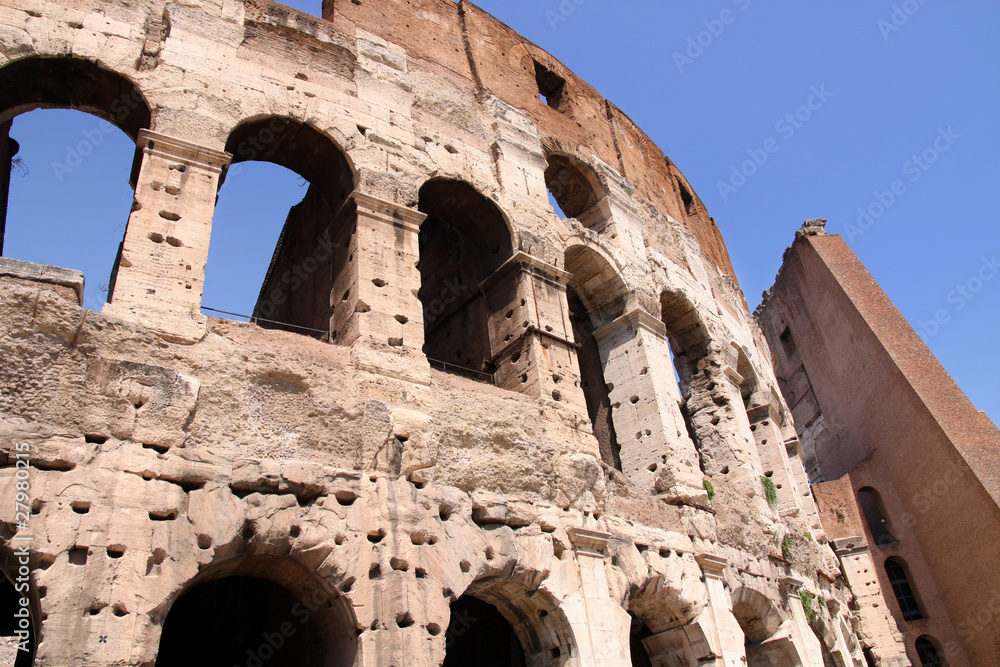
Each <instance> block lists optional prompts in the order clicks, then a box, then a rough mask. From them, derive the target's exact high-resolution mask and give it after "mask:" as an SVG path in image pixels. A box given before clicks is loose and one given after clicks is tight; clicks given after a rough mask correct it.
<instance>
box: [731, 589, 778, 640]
mask: <svg viewBox="0 0 1000 667" xmlns="http://www.w3.org/2000/svg"><path fill="white" fill-rule="evenodd" d="M732 601H733V616H735V617H736V621H737V622H738V623H739V624H740V628H741V629H742V630H743V635H744V637H746V643H747V645H748V646H749V645H751V644H760V643H762V642H764V641H766V640H767V639H768V638H770V637H772V636H773V635H774V634H775V633H776V632H777V631H778V628H779V627H780V626H781V624H782V623H783V622H784V621H785V619H786V618H787V615H786V614H785V613H784V612H783V611H782V609H781V607H779V606H777V605H775V604H774V603H772V602H771V600H770V598H768V597H767V596H766V595H764V594H763V593H761V592H760V591H758V590H755V589H753V588H749V587H747V586H741V587H739V588H737V589H736V590H735V591H734V592H733V594H732Z"/></svg>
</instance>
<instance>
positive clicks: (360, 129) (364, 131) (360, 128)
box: [358, 125, 368, 137]
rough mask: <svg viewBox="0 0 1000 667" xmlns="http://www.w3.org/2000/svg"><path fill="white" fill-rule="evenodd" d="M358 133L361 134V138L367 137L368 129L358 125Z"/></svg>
mask: <svg viewBox="0 0 1000 667" xmlns="http://www.w3.org/2000/svg"><path fill="white" fill-rule="evenodd" d="M358 132H360V133H361V136H362V137H367V136H368V128H367V127H364V126H362V125H358Z"/></svg>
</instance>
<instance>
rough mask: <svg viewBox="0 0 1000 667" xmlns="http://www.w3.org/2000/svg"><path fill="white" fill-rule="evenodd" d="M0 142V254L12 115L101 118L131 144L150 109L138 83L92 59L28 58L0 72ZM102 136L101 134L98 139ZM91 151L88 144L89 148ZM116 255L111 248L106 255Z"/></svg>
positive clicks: (112, 280)
mask: <svg viewBox="0 0 1000 667" xmlns="http://www.w3.org/2000/svg"><path fill="white" fill-rule="evenodd" d="M0 100H2V101H0V141H3V142H6V143H7V144H8V145H7V146H4V147H3V150H0V156H2V160H0V162H3V163H4V164H0V172H3V174H4V176H3V177H2V178H0V253H2V252H3V246H4V243H3V239H4V236H5V235H6V227H7V199H8V195H9V192H8V188H9V175H10V171H11V166H12V164H13V160H14V157H15V153H16V152H17V146H16V142H14V141H13V140H12V139H8V136H7V135H8V131H9V128H10V123H11V121H12V120H13V119H14V117H15V116H17V115H19V114H22V113H26V112H28V111H32V110H35V109H72V110H76V111H82V112H85V113H89V114H92V115H94V116H97V117H99V118H102V119H104V120H106V121H108V122H109V123H111V124H112V125H114V126H116V127H118V128H119V129H121V130H122V131H123V132H125V134H127V135H128V136H129V137H130V138H131V139H132V140H133V141H135V140H137V138H138V136H139V132H140V131H141V130H143V129H148V128H149V127H150V126H151V124H152V111H151V107H150V105H149V102H148V101H147V100H146V97H145V95H144V94H143V93H142V91H141V90H140V89H139V87H138V86H137V84H136V83H135V82H134V81H132V80H131V79H130V78H128V77H127V76H125V75H124V74H121V73H119V72H116V71H113V70H110V69H107V68H105V67H103V66H101V65H99V64H97V63H95V62H93V61H90V60H86V59H82V58H75V57H40V56H30V57H26V58H22V59H20V60H15V61H13V62H10V63H8V64H6V65H4V66H3V67H2V68H0ZM102 136H103V135H102ZM88 145H89V146H90V147H91V149H92V148H93V144H88ZM138 155H139V152H138V151H136V153H135V156H136V157H133V160H132V165H131V177H130V180H131V183H132V185H133V187H134V185H135V178H136V175H137V173H138V171H137V170H138V165H139V160H138V159H137V156H138ZM117 254H118V255H119V257H118V258H117V259H114V260H113V264H112V266H111V269H110V271H109V274H108V276H109V279H108V294H107V300H108V301H109V302H110V301H111V300H112V297H113V294H114V285H115V279H116V276H117V273H118V263H119V259H120V254H121V247H120V246H119V248H118V249H117ZM114 255H115V250H114V247H113V246H112V248H111V249H109V251H108V257H109V258H110V257H113V256H114Z"/></svg>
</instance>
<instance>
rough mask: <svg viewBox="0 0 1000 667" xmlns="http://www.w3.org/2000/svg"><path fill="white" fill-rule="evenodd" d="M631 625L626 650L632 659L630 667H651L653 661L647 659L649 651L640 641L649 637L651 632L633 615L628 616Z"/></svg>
mask: <svg viewBox="0 0 1000 667" xmlns="http://www.w3.org/2000/svg"><path fill="white" fill-rule="evenodd" d="M629 617H630V618H631V619H632V623H631V625H630V626H629V634H628V650H629V656H630V657H631V658H632V667H653V661H652V659H651V658H650V657H649V651H648V650H646V646H645V645H644V644H643V643H642V640H644V639H646V638H648V637H651V636H652V635H653V631H652V630H650V629H649V628H648V627H646V624H645V623H643V622H642V621H641V620H639V617H638V616H636V615H635V614H629Z"/></svg>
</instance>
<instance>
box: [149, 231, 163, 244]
mask: <svg viewBox="0 0 1000 667" xmlns="http://www.w3.org/2000/svg"><path fill="white" fill-rule="evenodd" d="M146 236H147V237H148V238H149V240H150V241H152V242H153V243H163V234H158V233H156V232H150V233H148V234H146Z"/></svg>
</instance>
